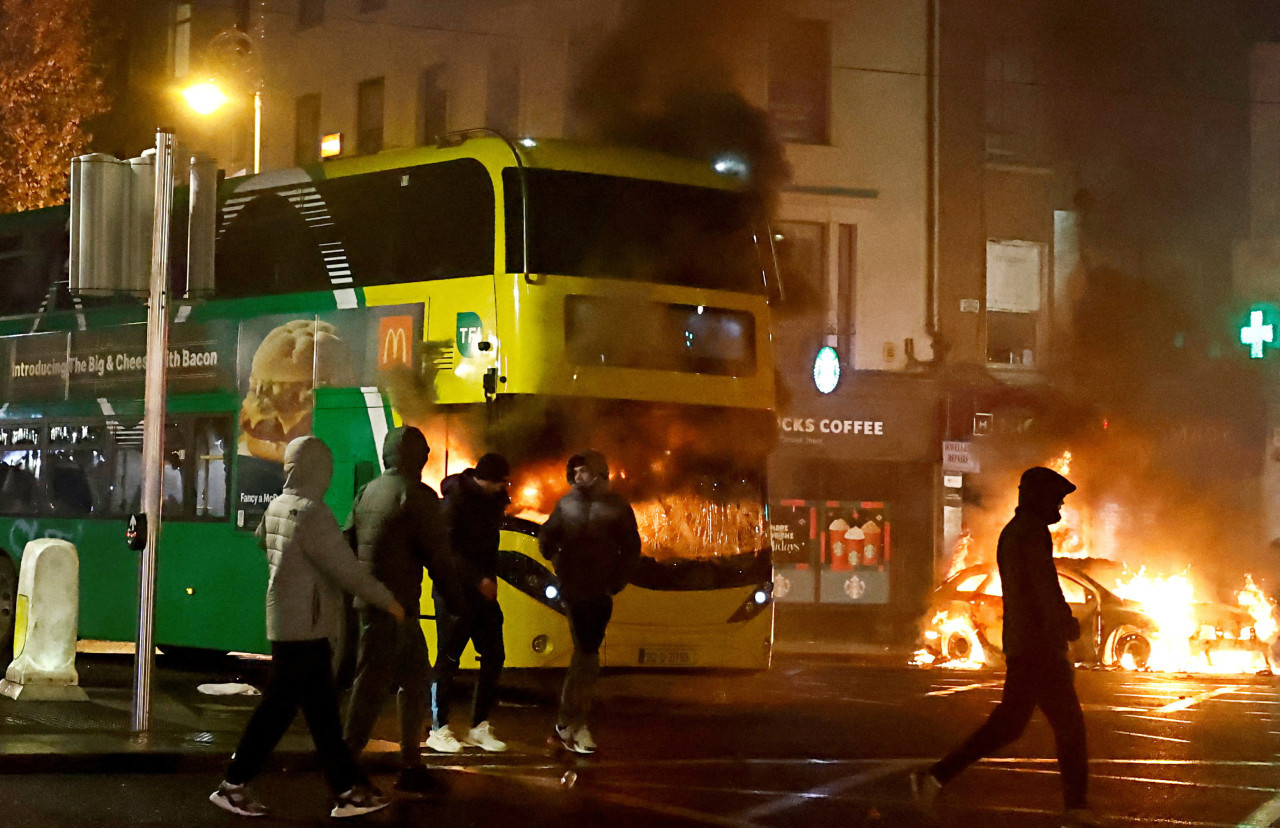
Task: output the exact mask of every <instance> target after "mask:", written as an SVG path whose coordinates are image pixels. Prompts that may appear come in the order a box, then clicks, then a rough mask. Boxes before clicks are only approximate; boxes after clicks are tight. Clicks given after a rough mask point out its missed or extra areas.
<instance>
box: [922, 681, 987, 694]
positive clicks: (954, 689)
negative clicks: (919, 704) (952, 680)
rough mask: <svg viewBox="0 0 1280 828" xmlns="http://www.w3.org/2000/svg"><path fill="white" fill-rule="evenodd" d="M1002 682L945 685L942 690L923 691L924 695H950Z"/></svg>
mask: <svg viewBox="0 0 1280 828" xmlns="http://www.w3.org/2000/svg"><path fill="white" fill-rule="evenodd" d="M1001 684H1002V682H999V681H984V682H982V683H980V684H966V685H964V686H962V687H947V688H946V689H943V690H931V691H929V692H928V693H925V695H926V696H950V695H951V694H952V693H963V692H965V691H966V690H980V689H982V688H984V687H999V686H1000V685H1001Z"/></svg>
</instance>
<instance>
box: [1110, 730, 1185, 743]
mask: <svg viewBox="0 0 1280 828" xmlns="http://www.w3.org/2000/svg"><path fill="white" fill-rule="evenodd" d="M1116 734H1117V735H1119V736H1137V737H1138V738H1140V739H1159V740H1160V741H1162V742H1177V743H1178V744H1180V745H1189V744H1191V740H1190V739H1175V738H1173V737H1172V736H1152V735H1151V734H1150V733H1130V732H1129V731H1127V730H1117V731H1116Z"/></svg>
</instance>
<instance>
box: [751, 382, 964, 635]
mask: <svg viewBox="0 0 1280 828" xmlns="http://www.w3.org/2000/svg"><path fill="white" fill-rule="evenodd" d="M939 408H940V406H939V394H938V389H937V385H936V383H934V382H932V381H931V380H928V379H924V378H917V377H912V376H902V375H882V374H867V375H859V374H855V375H853V376H852V377H849V378H848V379H847V380H846V381H844V382H842V383H841V384H840V387H838V388H837V389H836V390H835V391H833V392H832V393H831V394H828V395H825V396H824V395H821V394H819V393H818V392H817V391H816V390H814V389H813V388H812V386H810V388H809V389H807V390H801V391H800V392H799V393H795V394H793V395H792V398H791V399H790V400H789V401H788V402H787V403H785V404H784V405H780V406H779V411H778V443H777V447H776V448H775V449H774V452H773V454H772V455H771V456H770V461H769V494H768V499H769V523H770V533H771V538H772V544H773V560H774V573H775V574H774V598H775V599H776V601H777V604H778V608H777V627H778V636H779V638H784V639H785V638H804V639H807V640H821V641H830V642H833V643H838V642H839V641H842V640H848V641H868V640H870V641H879V640H884V641H888V640H899V639H902V638H903V637H910V636H912V635H913V634H914V629H915V624H916V621H917V619H918V616H919V613H920V612H921V610H922V607H923V605H924V600H925V597H926V595H927V593H928V591H929V589H930V587H931V582H932V575H933V566H934V563H933V562H934V536H935V516H936V515H937V514H939V510H938V509H937V508H935V498H936V497H937V491H938V483H939V478H938V474H939V472H938V468H939V467H938V459H937V458H938V451H939V445H940V429H941V417H940V410H939Z"/></svg>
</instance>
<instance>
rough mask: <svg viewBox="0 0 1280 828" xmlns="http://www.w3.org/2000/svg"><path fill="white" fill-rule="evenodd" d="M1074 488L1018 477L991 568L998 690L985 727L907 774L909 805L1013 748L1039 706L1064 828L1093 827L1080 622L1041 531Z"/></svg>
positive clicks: (1043, 474)
mask: <svg viewBox="0 0 1280 828" xmlns="http://www.w3.org/2000/svg"><path fill="white" fill-rule="evenodd" d="M1075 490H1076V487H1075V484H1073V483H1072V482H1071V481H1070V480H1067V479H1066V478H1065V477H1063V476H1062V475H1060V474H1058V473H1057V472H1055V471H1053V470H1052V469H1046V468H1044V467H1042V466H1035V467H1033V468H1030V469H1027V470H1026V471H1025V472H1023V473H1022V479H1021V481H1020V482H1019V484H1018V507H1017V509H1016V510H1015V511H1014V514H1013V519H1012V520H1010V521H1009V523H1008V524H1007V525H1006V526H1005V527H1004V531H1002V532H1001V533H1000V540H999V542H998V543H997V545H996V563H997V565H998V566H999V568H1000V580H1001V583H1002V584H1003V592H1004V655H1005V661H1006V670H1005V680H1004V690H1003V693H1002V696H1001V699H1000V704H999V705H997V706H996V708H995V710H993V711H991V715H990V716H989V717H988V718H987V721H986V722H985V723H984V724H983V725H982V726H981V727H979V728H978V729H977V730H976V731H974V733H973V734H972V735H971V736H970V737H969V738H968V739H966V740H965V741H964V742H963V743H961V744H960V746H959V747H957V748H956V749H955V750H954V751H952V752H951V753H950V754H949V755H948V756H946V757H945V758H944V759H942V760H940V761H938V762H936V763H935V764H933V765H932V766H931V767H929V768H928V769H922V770H917V771H914V772H912V774H911V792H912V796H913V798H914V799H915V801H916V803H917V805H919V806H920V807H921V808H922V809H923V810H925V811H931V810H932V809H933V806H934V803H935V800H936V799H937V797H938V795H939V793H941V791H942V786H943V785H945V784H947V783H948V782H950V781H951V780H952V779H954V778H955V777H956V776H958V775H959V774H960V772H961V771H963V770H964V769H965V768H967V767H969V765H971V764H973V763H974V762H976V761H978V760H979V759H981V758H983V757H984V756H990V755H991V754H992V753H994V752H995V751H997V750H999V749H1000V748H1002V747H1004V746H1005V745H1008V744H1009V743H1011V742H1013V741H1014V740H1015V739H1017V738H1018V737H1019V736H1021V735H1022V733H1023V731H1024V730H1026V727H1027V724H1028V723H1029V722H1030V721H1031V715H1032V714H1033V713H1034V712H1035V709H1036V708H1037V707H1038V708H1040V709H1041V710H1042V711H1043V712H1044V714H1045V717H1046V718H1048V720H1049V725H1050V726H1051V727H1052V728H1053V736H1054V741H1055V743H1056V744H1057V746H1058V768H1059V771H1060V772H1061V774H1062V794H1063V805H1064V809H1065V813H1064V822H1063V825H1064V826H1065V828H1082V827H1083V826H1095V825H1099V824H1101V823H1099V822H1098V819H1097V817H1096V816H1094V814H1093V812H1092V811H1090V810H1089V806H1088V799H1087V794H1088V782H1089V778H1088V777H1089V768H1088V752H1087V746H1086V743H1085V730H1084V712H1083V711H1082V710H1081V708H1080V699H1079V698H1078V697H1077V696H1076V688H1075V668H1074V666H1073V665H1072V663H1071V659H1070V657H1069V655H1068V648H1069V645H1070V643H1071V642H1072V641H1075V640H1076V639H1077V638H1079V637H1080V623H1079V621H1078V620H1077V619H1076V618H1075V617H1074V616H1073V615H1072V614H1071V608H1070V606H1069V605H1068V604H1067V601H1066V599H1065V598H1064V597H1063V595H1062V587H1061V585H1060V584H1059V583H1058V570H1057V567H1056V566H1054V563H1053V538H1052V536H1051V535H1050V534H1049V527H1050V526H1052V525H1053V524H1055V523H1057V522H1058V521H1059V520H1061V519H1062V502H1063V499H1064V498H1065V497H1066V496H1067V495H1069V494H1071V493H1072V492H1074V491H1075Z"/></svg>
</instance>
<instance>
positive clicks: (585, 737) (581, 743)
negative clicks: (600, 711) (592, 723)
mask: <svg viewBox="0 0 1280 828" xmlns="http://www.w3.org/2000/svg"><path fill="white" fill-rule="evenodd" d="M573 741H574V742H575V743H576V744H577V745H578V748H579V751H578V752H579V753H595V752H596V740H595V739H592V738H591V731H590V730H587V726H586V725H583V726H582V727H580V728H578V729H577V730H575V731H574V732H573Z"/></svg>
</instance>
